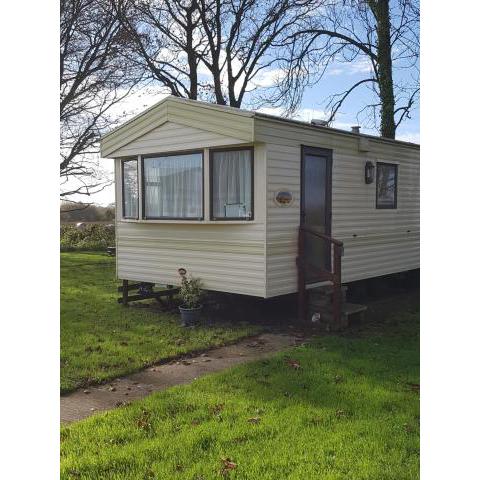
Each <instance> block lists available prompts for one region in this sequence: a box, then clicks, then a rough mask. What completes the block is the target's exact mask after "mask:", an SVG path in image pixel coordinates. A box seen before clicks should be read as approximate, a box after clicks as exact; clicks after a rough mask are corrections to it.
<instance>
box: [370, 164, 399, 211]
mask: <svg viewBox="0 0 480 480" xmlns="http://www.w3.org/2000/svg"><path fill="white" fill-rule="evenodd" d="M381 165H386V166H388V167H394V168H395V190H394V197H393V198H394V200H393V205H379V204H378V180H379V175H378V167H379V166H381ZM375 176H376V179H375V208H376V209H377V210H396V209H397V204H398V164H397V163H388V162H377V164H376V175H375Z"/></svg>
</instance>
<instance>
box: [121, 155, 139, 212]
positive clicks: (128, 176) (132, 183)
mask: <svg viewBox="0 0 480 480" xmlns="http://www.w3.org/2000/svg"><path fill="white" fill-rule="evenodd" d="M123 216H124V217H125V218H138V169H137V161H136V160H128V161H125V162H123Z"/></svg>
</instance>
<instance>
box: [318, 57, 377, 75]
mask: <svg viewBox="0 0 480 480" xmlns="http://www.w3.org/2000/svg"><path fill="white" fill-rule="evenodd" d="M371 71H372V64H371V62H370V61H369V60H368V59H367V58H361V59H359V60H355V61H353V62H336V63H334V64H333V65H331V66H330V67H329V68H328V69H327V72H326V74H327V75H331V76H335V75H357V74H360V73H371Z"/></svg>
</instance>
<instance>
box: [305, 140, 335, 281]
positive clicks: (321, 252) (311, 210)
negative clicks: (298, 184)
mask: <svg viewBox="0 0 480 480" xmlns="http://www.w3.org/2000/svg"><path fill="white" fill-rule="evenodd" d="M331 158H332V152H331V150H324V149H320V148H313V147H303V149H302V199H301V201H302V212H301V223H302V224H303V225H305V226H308V227H309V228H310V229H312V230H315V231H317V232H319V233H324V234H326V235H330V219H331V211H330V209H331V198H330V197H331ZM328 248H329V246H327V244H326V242H325V241H322V240H321V239H319V238H318V237H315V236H313V235H311V234H309V233H306V234H305V258H306V263H307V271H306V278H307V281H308V282H314V281H316V280H317V278H316V275H315V273H313V272H312V271H311V269H310V271H309V269H308V265H312V266H313V267H315V268H316V269H321V270H329V269H330V255H329V250H328Z"/></svg>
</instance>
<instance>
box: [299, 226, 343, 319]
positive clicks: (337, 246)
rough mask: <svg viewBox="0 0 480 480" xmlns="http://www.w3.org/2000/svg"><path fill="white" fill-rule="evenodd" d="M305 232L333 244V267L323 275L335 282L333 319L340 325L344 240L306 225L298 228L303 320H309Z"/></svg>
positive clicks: (300, 310) (300, 306)
mask: <svg viewBox="0 0 480 480" xmlns="http://www.w3.org/2000/svg"><path fill="white" fill-rule="evenodd" d="M305 233H309V234H312V235H314V236H316V237H317V238H319V239H321V240H323V241H325V242H328V243H329V246H330V259H331V255H332V252H331V245H333V268H332V271H329V270H324V271H322V274H323V276H324V277H325V278H326V279H327V280H330V281H331V282H332V283H333V320H334V323H335V324H336V326H337V327H340V323H341V315H342V255H343V242H341V241H340V240H337V239H335V238H333V237H330V236H328V235H325V234H324V233H320V232H317V231H315V230H313V229H311V228H309V227H307V226H305V225H300V227H299V229H298V256H297V273H298V277H297V286H298V314H299V317H300V319H301V320H302V321H306V320H307V318H306V317H307V289H306V267H307V265H306V262H305Z"/></svg>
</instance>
